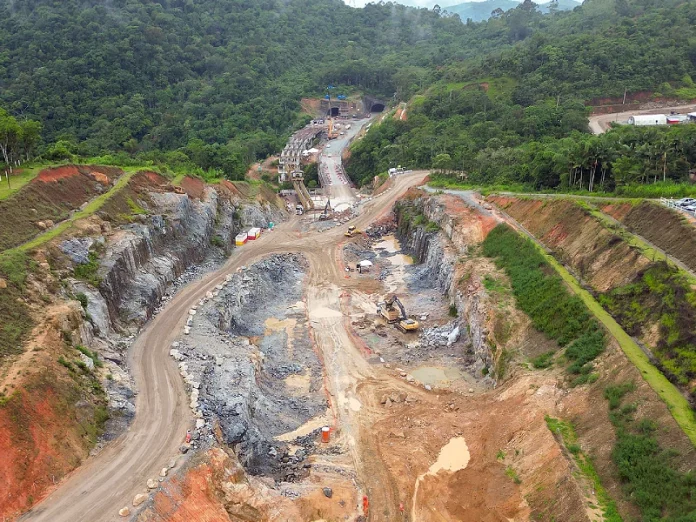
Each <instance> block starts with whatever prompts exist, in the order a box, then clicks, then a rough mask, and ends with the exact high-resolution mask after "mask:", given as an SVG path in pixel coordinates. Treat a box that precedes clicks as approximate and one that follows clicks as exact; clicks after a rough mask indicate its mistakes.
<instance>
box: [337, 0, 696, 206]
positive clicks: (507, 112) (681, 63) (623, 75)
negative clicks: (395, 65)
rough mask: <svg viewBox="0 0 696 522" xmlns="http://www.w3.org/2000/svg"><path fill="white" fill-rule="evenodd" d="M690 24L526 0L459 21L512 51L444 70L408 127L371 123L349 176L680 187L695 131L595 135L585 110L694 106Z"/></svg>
mask: <svg viewBox="0 0 696 522" xmlns="http://www.w3.org/2000/svg"><path fill="white" fill-rule="evenodd" d="M694 23H696V1H694V0H691V1H677V0H674V1H672V0H660V1H657V0H632V1H630V0H586V1H585V2H584V3H583V5H582V6H581V7H578V8H576V9H575V10H574V11H573V12H566V13H556V14H554V15H549V16H541V15H539V14H538V12H537V10H536V9H535V7H534V5H533V4H532V3H531V2H523V3H522V4H521V5H520V6H519V7H517V8H515V9H513V10H512V11H508V12H507V13H505V14H503V15H501V16H499V17H496V18H491V19H490V20H489V21H487V22H484V23H481V24H467V25H471V26H473V27H486V28H487V30H488V31H490V32H494V31H495V30H496V29H497V30H498V31H499V32H500V33H505V34H507V35H508V37H509V38H510V39H511V40H514V39H517V40H518V41H519V43H518V44H517V45H512V46H501V47H500V48H499V49H497V50H493V51H491V52H488V53H481V54H479V55H477V56H476V57H475V58H473V59H470V60H466V61H464V62H455V63H452V64H450V65H448V66H446V67H444V68H442V69H441V70H440V71H439V74H440V78H439V79H438V80H437V81H436V82H434V84H433V85H431V86H430V87H429V88H428V89H425V90H424V91H423V93H422V94H421V95H419V96H416V97H415V98H413V99H412V100H411V102H410V106H409V109H408V111H407V114H408V121H394V120H388V121H385V123H384V124H382V125H380V126H373V127H372V129H371V131H370V133H369V134H368V136H367V137H366V138H365V139H364V140H362V141H360V142H359V143H357V144H356V145H355V146H354V147H353V150H352V154H351V158H350V161H349V163H348V173H349V175H351V177H352V178H353V179H354V180H355V181H356V182H358V183H366V182H369V181H370V180H371V179H372V177H373V176H374V175H375V173H379V172H384V171H386V170H387V169H388V168H389V167H390V166H394V165H405V166H407V167H412V168H419V167H420V168H431V167H433V168H436V169H438V170H442V171H443V172H450V173H451V174H449V178H450V181H452V180H457V179H458V178H459V176H461V177H463V178H465V179H467V180H468V181H469V182H471V183H484V184H508V185H524V186H525V187H527V188H528V189H530V190H533V189H555V188H559V189H563V190H568V189H572V190H580V189H583V190H588V189H590V190H597V189H602V190H615V189H621V188H622V187H624V186H626V185H630V184H648V183H650V184H653V183H655V182H657V181H675V182H681V181H687V180H688V179H689V175H690V173H691V172H694V171H695V170H696V125H682V126H677V127H671V128H667V127H664V128H655V127H650V128H634V127H628V128H625V129H622V130H620V131H613V132H609V133H607V134H605V135H602V136H601V137H596V136H592V135H590V134H589V133H588V128H587V115H588V111H587V109H586V107H585V102H586V101H588V100H591V99H595V98H608V97H614V98H618V99H619V100H620V99H621V97H622V95H623V93H624V92H628V93H636V92H648V93H656V94H657V95H658V96H661V97H667V98H671V99H676V100H694V99H696V84H694V78H696V76H695V75H696V38H695V37H693V36H692V28H693V26H694ZM479 30H480V29H479ZM656 193H658V192H656ZM658 194H659V193H658Z"/></svg>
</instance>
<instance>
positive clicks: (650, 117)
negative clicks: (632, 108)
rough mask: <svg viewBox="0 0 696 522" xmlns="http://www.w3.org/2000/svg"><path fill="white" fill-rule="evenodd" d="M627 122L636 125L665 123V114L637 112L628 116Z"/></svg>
mask: <svg viewBox="0 0 696 522" xmlns="http://www.w3.org/2000/svg"><path fill="white" fill-rule="evenodd" d="M628 124H629V125H635V126H636V127H645V126H649V125H667V116H666V115H665V114H638V115H636V116H631V117H630V118H628Z"/></svg>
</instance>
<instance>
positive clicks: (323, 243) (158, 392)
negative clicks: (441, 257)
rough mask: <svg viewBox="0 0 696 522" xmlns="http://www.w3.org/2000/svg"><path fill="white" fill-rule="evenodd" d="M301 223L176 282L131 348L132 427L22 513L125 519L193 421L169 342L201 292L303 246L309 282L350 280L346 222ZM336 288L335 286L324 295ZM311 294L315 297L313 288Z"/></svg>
mask: <svg viewBox="0 0 696 522" xmlns="http://www.w3.org/2000/svg"><path fill="white" fill-rule="evenodd" d="M426 175H427V173H426V172H414V173H412V174H408V175H403V176H400V177H398V178H396V179H395V182H394V186H393V188H392V189H390V190H389V191H387V192H385V193H384V194H381V195H380V196H378V197H375V198H374V199H372V200H371V201H369V202H367V203H365V204H364V206H363V210H362V212H361V214H360V215H359V216H357V217H356V218H354V219H353V220H352V221H351V224H354V225H355V226H357V227H359V228H365V227H366V226H367V225H369V224H370V223H371V222H373V221H374V220H375V219H378V218H379V217H380V216H382V215H383V214H384V213H386V212H387V211H389V210H390V209H391V207H392V206H393V204H394V202H395V201H396V200H397V199H398V198H399V197H400V196H401V195H402V194H403V193H404V192H406V190H408V189H409V188H410V187H412V186H415V185H419V184H421V183H422V182H423V180H424V179H425V176H426ZM298 225H299V222H298V219H297V218H294V219H293V220H291V221H289V222H287V223H283V224H281V225H280V226H278V227H277V228H276V230H275V231H273V232H269V233H267V234H264V235H263V236H262V237H261V238H260V239H258V240H257V241H254V242H251V243H249V244H247V245H245V246H244V247H241V248H239V249H236V250H235V252H234V253H233V255H232V256H231V257H230V259H229V260H228V261H227V262H226V263H225V265H224V266H223V267H222V268H220V269H219V270H217V271H215V272H212V273H210V274H208V275H207V276H205V277H203V278H202V279H201V280H199V281H195V282H192V283H190V284H189V285H187V286H186V287H184V288H183V289H181V291H179V292H178V293H177V294H176V296H175V297H174V298H173V299H172V300H171V301H170V302H169V303H168V304H167V305H166V306H165V307H164V309H163V310H162V311H161V312H160V313H159V314H158V315H157V316H156V317H155V318H153V319H152V321H151V322H150V323H149V324H148V325H147V326H146V327H145V328H144V330H143V331H142V332H141V334H140V335H139V337H138V338H137V340H136V342H135V343H134V344H133V345H132V346H131V349H130V353H129V363H130V368H131V370H132V373H133V378H134V380H135V385H136V389H137V393H138V394H137V397H136V404H135V406H136V415H135V419H134V421H133V423H132V424H131V426H130V428H129V429H128V431H127V432H126V433H124V434H123V435H122V436H121V437H119V438H118V439H117V440H115V441H114V442H112V443H110V444H109V445H107V446H106V448H105V449H104V450H102V451H101V452H100V453H99V454H98V455H96V456H94V457H91V458H90V459H88V460H87V461H86V462H85V463H84V465H83V466H81V467H80V468H78V469H77V470H76V471H75V472H73V473H72V474H71V475H70V476H69V477H68V478H67V479H65V480H64V482H63V483H62V484H61V485H60V486H59V487H58V488H57V489H56V490H54V491H53V492H52V493H51V494H49V495H48V496H47V497H46V498H45V499H44V500H43V501H42V502H40V503H39V504H38V505H37V506H36V507H34V508H33V509H32V510H31V511H30V512H28V513H27V514H25V515H24V516H23V517H22V518H21V519H20V520H22V521H42V522H102V521H104V522H111V521H114V522H115V521H117V520H123V519H122V518H120V517H119V516H118V510H119V509H121V508H123V507H125V506H131V503H132V501H133V498H134V496H135V495H137V494H138V493H146V492H147V488H146V481H147V479H149V478H155V477H157V476H158V475H159V471H160V470H161V469H162V468H163V467H165V466H167V464H168V463H169V462H170V460H171V459H172V458H173V457H175V456H177V455H178V454H179V446H180V445H181V444H182V442H183V439H184V435H185V433H186V430H187V429H189V428H191V427H192V426H193V416H192V413H191V410H190V409H189V397H188V395H187V393H186V390H185V388H184V383H183V380H182V379H181V376H180V375H179V368H178V366H177V365H176V363H175V362H174V360H173V359H172V358H171V357H170V356H169V349H170V346H171V343H172V342H173V341H174V340H175V339H176V338H177V337H178V336H179V335H181V332H182V330H183V327H184V324H185V322H186V318H187V316H188V310H189V309H190V308H191V307H192V306H194V305H195V304H196V303H197V302H198V301H199V300H200V299H201V298H202V297H203V296H204V295H205V294H206V292H208V291H210V290H212V289H213V288H214V287H215V286H216V285H218V284H220V283H221V282H222V281H224V279H225V276H226V275H227V274H229V273H230V272H233V271H235V270H236V269H238V268H239V267H241V266H243V265H249V264H251V263H253V262H254V261H256V260H258V259H260V258H262V257H264V256H267V255H269V254H274V253H282V252H301V253H303V254H305V255H306V257H307V258H308V259H309V261H310V266H311V268H310V269H311V270H312V272H313V274H314V275H313V279H314V286H319V284H320V283H321V282H322V281H325V282H326V285H327V287H333V288H336V287H337V286H338V285H339V284H344V283H345V282H347V281H346V280H344V279H343V274H342V273H341V270H340V268H339V267H338V263H337V260H336V258H335V256H336V246H337V244H338V243H339V242H340V241H341V240H342V238H343V232H344V227H337V228H334V229H332V230H329V231H326V232H323V233H320V232H313V233H306V234H303V233H302V232H301V231H300V230H299V227H298ZM331 294H333V295H331ZM335 295H336V294H335V291H334V292H328V293H327V294H324V295H322V297H323V298H326V297H329V296H331V297H335ZM315 298H316V299H319V297H318V296H317V297H315ZM339 391H340V390H339ZM347 392H350V390H347ZM375 464H376V463H375Z"/></svg>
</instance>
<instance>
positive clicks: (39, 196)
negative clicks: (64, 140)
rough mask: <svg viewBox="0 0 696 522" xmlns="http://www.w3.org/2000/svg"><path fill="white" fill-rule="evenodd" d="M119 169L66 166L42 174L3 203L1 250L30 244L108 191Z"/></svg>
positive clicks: (1, 209)
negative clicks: (47, 228)
mask: <svg viewBox="0 0 696 522" xmlns="http://www.w3.org/2000/svg"><path fill="white" fill-rule="evenodd" d="M121 174H122V172H121V171H120V170H118V169H113V168H108V167H90V166H75V165H67V166H64V167H57V168H54V169H46V170H44V171H42V172H41V173H40V174H39V175H38V176H37V177H36V178H34V179H33V180H32V181H31V182H30V183H28V184H27V185H25V186H24V187H22V189H21V190H19V191H18V192H17V193H15V194H14V195H12V196H11V197H9V198H7V199H5V200H2V201H0V223H2V224H3V226H2V228H0V250H6V249H8V248H13V247H16V246H19V245H21V244H22V243H24V242H26V241H29V240H30V239H32V238H33V237H35V236H36V235H38V234H39V233H41V232H42V230H44V229H45V228H46V226H47V225H50V223H47V222H50V221H52V222H54V223H57V222H59V221H62V220H64V219H66V218H67V217H68V216H69V214H70V212H71V211H73V210H77V209H78V208H80V207H81V206H82V205H83V204H84V203H86V202H88V201H90V200H91V199H93V198H95V197H97V196H98V195H99V194H102V193H104V192H105V191H107V190H108V189H109V188H110V187H111V185H112V183H113V182H114V181H115V180H116V179H117V178H118V177H119V176H120V175H121Z"/></svg>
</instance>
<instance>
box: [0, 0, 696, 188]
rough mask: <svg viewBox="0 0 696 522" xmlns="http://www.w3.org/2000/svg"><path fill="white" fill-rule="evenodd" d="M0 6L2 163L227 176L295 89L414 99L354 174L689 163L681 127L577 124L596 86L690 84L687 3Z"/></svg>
mask: <svg viewBox="0 0 696 522" xmlns="http://www.w3.org/2000/svg"><path fill="white" fill-rule="evenodd" d="M0 16H1V17H2V19H3V20H4V21H5V23H4V24H3V27H2V28H1V29H0V107H2V108H3V109H4V110H6V111H7V114H5V113H3V116H2V117H0V120H2V121H5V122H6V123H7V125H5V127H2V125H0V138H2V139H0V141H2V142H7V143H14V144H15V145H16V147H15V148H14V149H13V150H14V152H15V153H14V156H16V158H15V159H17V158H20V157H22V158H25V157H27V156H30V155H31V154H39V155H41V156H42V157H43V158H45V159H47V160H65V159H68V160H70V159H75V158H76V157H83V158H85V157H95V156H104V155H109V156H108V157H107V158H106V159H107V160H108V159H112V160H114V161H140V162H144V161H152V162H156V163H161V164H164V165H167V166H169V167H171V168H191V167H194V166H195V167H199V168H201V169H203V170H213V171H214V172H215V173H216V174H224V175H225V176H227V177H229V178H233V179H238V178H241V177H243V176H244V174H245V172H246V170H247V167H248V165H249V164H250V163H251V162H253V161H255V160H257V159H260V158H263V157H266V156H267V155H269V154H272V153H274V152H277V151H278V150H279V149H280V148H281V147H282V145H283V143H284V141H285V139H286V138H287V136H288V135H289V134H290V133H291V132H292V130H293V129H295V128H297V127H298V126H299V125H301V124H302V123H303V121H304V119H305V118H307V117H308V116H306V115H305V116H303V115H302V114H301V111H300V99H301V98H302V97H303V96H314V97H317V96H321V95H323V93H324V92H325V89H326V86H327V85H328V84H333V85H336V86H337V87H338V89H340V91H342V92H345V93H359V92H365V93H372V94H377V95H379V96H382V97H385V98H390V99H393V100H394V101H395V102H401V101H403V102H407V101H408V102H409V109H408V120H407V121H389V120H388V121H386V122H385V123H384V124H382V125H380V126H373V129H372V131H371V133H370V134H369V135H368V137H367V138H366V139H364V140H362V141H361V142H360V143H359V144H357V145H356V146H355V148H354V151H353V155H352V158H351V161H350V163H349V165H348V172H349V174H350V175H351V176H352V177H353V179H354V180H356V181H357V182H359V183H364V182H367V181H369V180H371V179H372V177H373V176H374V175H375V174H378V173H380V172H384V171H386V170H387V169H388V168H389V167H390V166H392V165H397V164H401V165H406V166H409V167H424V168H431V167H434V168H437V169H439V170H441V171H442V172H445V173H452V174H451V177H452V178H453V179H457V180H459V179H461V178H464V179H466V180H467V181H468V182H471V183H506V184H509V183H519V184H524V185H527V186H529V187H531V188H537V189H541V188H556V187H564V188H577V189H580V188H582V189H585V190H587V189H593V190H597V189H600V188H601V189H603V190H612V189H614V188H615V187H617V186H619V187H620V186H621V185H622V184H624V183H631V182H634V181H639V182H640V181H642V182H646V181H651V182H653V181H656V180H665V179H666V180H682V179H684V178H685V176H686V175H687V174H688V172H689V170H690V169H691V168H692V166H693V165H694V163H695V162H696V157H694V149H695V148H696V142H695V141H694V140H695V139H696V135H695V134H694V132H692V131H691V129H687V128H686V127H683V128H679V129H669V130H668V129H647V130H645V129H642V130H641V129H630V130H629V129H627V130H621V131H617V132H612V133H609V134H607V135H605V136H602V137H599V138H595V137H592V136H590V135H589V134H588V132H587V123H586V118H587V114H588V112H587V109H586V103H587V101H588V100H591V99H593V98H606V97H620V96H622V95H623V94H624V92H628V93H638V92H642V91H649V92H657V93H659V94H660V95H662V96H665V97H668V98H672V99H693V98H696V87H695V86H694V84H693V81H692V77H696V76H694V75H696V71H695V67H694V64H695V63H696V37H693V36H691V27H693V25H694V23H695V22H696V2H694V1H683V0H661V1H657V0H586V1H585V2H584V4H583V5H582V6H581V7H577V8H576V9H575V10H574V11H572V12H560V11H559V12H554V13H552V14H548V15H544V14H542V13H541V11H540V10H539V9H538V8H537V6H536V5H535V4H534V3H532V2H531V0H525V1H524V2H522V3H521V4H520V5H519V6H518V7H516V8H515V9H511V10H509V11H508V12H506V13H502V12H497V13H496V15H495V16H493V17H492V18H491V19H489V20H488V21H486V22H482V23H473V22H471V21H467V22H465V23H462V21H461V20H460V19H459V18H458V17H456V16H449V15H445V14H444V12H442V13H439V12H437V10H428V9H414V8H407V7H404V6H400V5H396V4H393V3H379V4H369V5H368V6H367V7H365V8H364V9H352V8H350V7H347V6H346V5H345V4H344V3H343V2H342V1H341V0H311V1H310V0H258V1H256V0H254V1H252V0H201V1H196V2H194V1H192V0H163V1H161V2H153V1H149V0H79V1H78V0H68V1H64V2H55V1H49V0H28V1H26V2H21V3H19V2H14V1H11V0H0ZM13 122H14V123H13ZM27 125H28V126H27ZM3 128H4V129H5V130H2V129H3ZM20 128H25V130H26V131H27V133H26V136H29V135H30V134H31V136H30V141H31V143H30V144H29V147H24V146H20V143H22V140H24V139H25V137H23V136H24V134H21V133H19V134H18V132H19V130H18V129H20ZM40 128H43V132H42V135H41V138H42V139H38V136H37V130H38V129H40ZM13 132H14V134H13ZM22 132H24V131H22ZM8 160H11V158H9V155H8Z"/></svg>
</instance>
